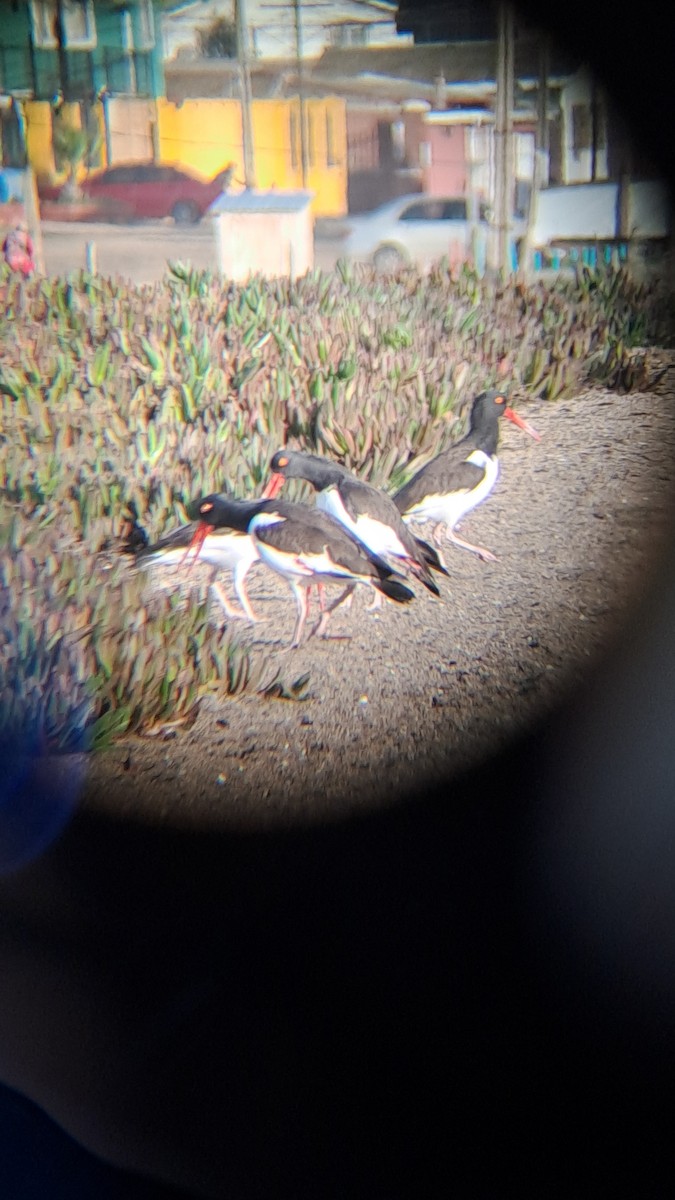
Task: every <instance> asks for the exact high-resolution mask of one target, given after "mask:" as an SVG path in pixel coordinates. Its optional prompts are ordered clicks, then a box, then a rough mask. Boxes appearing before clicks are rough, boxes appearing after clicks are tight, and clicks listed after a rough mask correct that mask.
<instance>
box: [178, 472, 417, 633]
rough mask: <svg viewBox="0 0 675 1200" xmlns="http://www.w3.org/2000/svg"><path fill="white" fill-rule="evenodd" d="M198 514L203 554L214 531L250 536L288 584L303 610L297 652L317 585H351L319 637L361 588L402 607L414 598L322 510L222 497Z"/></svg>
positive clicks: (204, 503)
mask: <svg viewBox="0 0 675 1200" xmlns="http://www.w3.org/2000/svg"><path fill="white" fill-rule="evenodd" d="M197 509H198V512H199V515H200V518H201V521H200V524H199V526H198V528H197V531H196V533H195V536H194V539H193V545H194V547H195V548H196V550H197V553H199V547H200V545H201V544H202V542H204V541H206V540H207V539H208V538H209V537H210V536H211V530H213V529H223V528H227V529H235V530H238V531H239V532H242V533H248V534H249V535H250V536H251V537H252V539H253V541H254V542H255V545H256V548H257V552H258V555H259V557H260V559H261V561H262V562H264V563H265V564H266V565H267V566H268V567H270V568H271V569H272V570H273V571H276V573H277V574H278V575H281V576H282V577H283V578H284V579H286V580H287V582H288V584H289V586H290V588H291V590H292V592H293V594H294V595H295V599H296V603H297V607H298V618H297V621H296V624H295V629H294V631H293V640H292V643H291V646H292V647H296V646H298V645H299V644H300V638H301V636H302V632H303V629H304V626H305V621H306V619H307V609H308V592H309V588H310V587H311V586H312V584H313V583H319V584H321V583H330V582H333V583H346V584H347V587H346V588H345V590H344V591H343V592H342V593H341V594H340V596H339V597H338V599H337V600H335V601H333V603H332V604H331V605H330V606H329V607H328V608H326V609H324V611H323V613H322V616H321V619H320V621H319V624H318V625H317V628H316V630H315V631H314V632H315V634H316V636H317V637H322V636H324V635H325V632H326V627H327V625H328V620H329V617H330V614H331V613H332V612H334V611H335V609H336V608H338V607H339V605H341V604H343V603H344V602H345V601H346V600H347V599H349V598H350V597H351V594H352V592H353V590H354V588H355V587H356V585H357V584H359V583H363V584H366V585H367V586H369V587H373V588H375V589H376V590H377V591H378V592H381V593H382V594H383V595H384V596H388V597H389V599H390V600H395V601H396V602H397V603H399V604H406V603H408V602H409V601H410V600H412V599H413V598H414V595H415V593H414V592H412V591H411V590H410V588H407V587H405V586H404V585H403V584H402V583H400V582H399V581H398V580H397V579H395V578H392V576H393V575H395V574H396V572H395V571H393V570H392V569H391V567H389V566H388V565H387V563H385V562H384V561H383V560H382V559H380V558H379V557H378V556H377V555H375V554H373V553H371V552H370V551H369V550H367V549H366V547H365V546H364V545H363V544H362V543H361V542H359V541H357V539H356V538H355V537H353V536H352V535H351V534H350V533H349V532H348V531H347V530H346V529H345V528H344V527H343V526H342V525H340V524H339V523H338V522H337V521H335V520H334V519H333V518H332V517H330V516H328V514H327V513H324V512H321V511H320V510H319V509H316V508H307V507H305V506H304V505H302V504H290V503H289V502H288V501H284V500H274V499H267V500H265V499H263V500H252V501H251V500H248V501H247V500H232V499H230V498H229V497H227V496H222V495H219V494H217V493H214V494H213V495H210V496H204V497H203V499H202V500H201V501H199V504H198V506H197Z"/></svg>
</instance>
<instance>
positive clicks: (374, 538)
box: [316, 487, 408, 558]
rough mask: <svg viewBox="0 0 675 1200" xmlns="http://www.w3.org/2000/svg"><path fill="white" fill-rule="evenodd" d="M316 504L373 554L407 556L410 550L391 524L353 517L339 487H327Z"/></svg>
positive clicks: (363, 517) (368, 518)
mask: <svg viewBox="0 0 675 1200" xmlns="http://www.w3.org/2000/svg"><path fill="white" fill-rule="evenodd" d="M316 506H317V508H320V509H321V510H322V511H323V512H325V513H328V514H329V516H331V517H334V518H335V520H336V521H339V522H340V524H341V525H344V527H345V529H348V530H349V532H350V533H353V534H354V537H356V538H358V540H359V541H360V542H363V545H364V546H367V547H368V549H369V550H370V551H372V553H373V554H379V555H381V556H386V555H388V554H389V555H394V557H396V558H407V557H408V552H407V551H406V549H405V547H404V546H403V545H402V544H401V542H400V540H399V538H398V535H397V533H396V531H395V530H394V529H392V528H391V526H390V525H385V524H383V523H382V521H376V520H375V519H374V518H373V517H368V516H365V515H362V516H358V517H357V518H356V520H354V519H353V517H351V516H350V515H349V513H348V512H347V510H346V508H345V506H344V504H343V503H342V499H341V497H340V493H339V492H338V490H337V487H329V488H325V490H324V491H323V492H319V495H318V496H317V499H316Z"/></svg>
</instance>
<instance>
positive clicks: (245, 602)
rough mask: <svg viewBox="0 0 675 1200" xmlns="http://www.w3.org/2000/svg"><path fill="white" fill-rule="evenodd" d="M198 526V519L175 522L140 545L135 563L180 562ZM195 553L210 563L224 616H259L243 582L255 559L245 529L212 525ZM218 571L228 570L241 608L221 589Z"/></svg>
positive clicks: (167, 564) (151, 564) (254, 617)
mask: <svg viewBox="0 0 675 1200" xmlns="http://www.w3.org/2000/svg"><path fill="white" fill-rule="evenodd" d="M198 528H199V522H197V521H192V522H190V523H189V524H187V525H181V526H179V528H178V529H173V530H172V531H171V532H170V533H167V534H166V535H165V536H164V537H162V538H160V539H159V541H157V542H154V543H153V544H152V545H150V546H144V547H143V548H142V549H141V550H139V551H138V552H137V554H136V562H137V564H138V566H140V567H153V566H157V565H162V566H170V565H171V564H173V563H175V564H176V566H180V565H181V564H182V563H183V562H184V561H185V559H186V556H187V553H188V551H189V549H190V547H191V546H192V545H193V544H194V539H195V534H196V533H197V530H198ZM196 557H197V558H198V560H199V562H203V563H208V564H209V565H210V566H212V567H213V573H212V577H211V588H212V590H213V592H214V594H215V596H216V597H217V598H218V600H219V601H220V603H221V605H222V607H223V608H224V610H225V612H226V614H227V616H228V617H229V618H230V619H231V620H244V619H248V620H249V621H257V620H259V618H258V616H257V615H256V613H255V612H254V611H253V608H252V605H251V602H250V600H249V597H248V593H247V591H246V584H245V580H246V576H247V575H248V572H249V571H250V569H251V567H252V566H253V564H254V563H255V562H257V561H258V549H257V546H256V544H255V541H254V540H253V538H252V537H251V536H250V535H249V534H248V533H247V532H246V531H245V530H244V531H239V530H234V529H212V530H211V531H210V532H209V533H208V536H206V537H204V538H203V539H202V541H201V544H200V546H199V551H198V554H197V556H196ZM222 571H230V572H231V573H232V582H233V585H234V590H235V592H236V594H237V597H238V599H239V603H240V604H241V610H239V609H236V608H233V606H232V605H231V604H230V601H229V600H228V598H227V594H226V592H225V589H224V588H223V587H222V585H221V583H220V582H219V580H218V576H219V575H220V573H221V572H222Z"/></svg>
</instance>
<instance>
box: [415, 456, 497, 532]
mask: <svg viewBox="0 0 675 1200" xmlns="http://www.w3.org/2000/svg"><path fill="white" fill-rule="evenodd" d="M466 461H467V462H470V463H472V464H473V465H474V466H475V467H480V468H481V469H482V471H483V478H482V479H481V480H480V481H479V483H477V484H476V486H475V487H474V488H471V490H470V491H466V490H464V491H461V492H454V493H451V494H450V495H449V496H442V495H434V496H425V497H424V499H423V500H421V501H420V503H419V504H415V505H414V507H413V508H410V509H409V510H408V512H407V513H406V514H405V520H406V522H407V521H410V520H415V519H417V520H418V521H438V522H442V523H443V524H444V525H447V526H448V527H449V528H450V529H454V527H455V525H457V524H458V522H459V521H461V519H462V517H463V516H465V514H466V513H468V512H470V511H471V509H472V508H475V507H476V505H477V504H480V503H481V501H482V500H484V499H485V497H486V496H489V494H490V492H491V491H492V489H493V487H494V486H495V483H496V482H497V476H498V475H499V460H498V459H497V457H496V456H495V457H494V458H492V457H491V456H490V455H489V454H486V453H485V452H484V451H483V450H473V451H472V452H471V454H469V456H468V458H467V459H466Z"/></svg>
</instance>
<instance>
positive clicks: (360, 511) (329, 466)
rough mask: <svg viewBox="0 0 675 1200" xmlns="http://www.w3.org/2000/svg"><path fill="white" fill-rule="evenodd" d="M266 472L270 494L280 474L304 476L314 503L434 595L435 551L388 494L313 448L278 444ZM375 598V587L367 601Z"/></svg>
mask: <svg viewBox="0 0 675 1200" xmlns="http://www.w3.org/2000/svg"><path fill="white" fill-rule="evenodd" d="M270 470H271V472H272V475H271V478H270V480H269V482H268V483H267V486H266V487H265V489H264V490H263V496H267V497H270V498H274V497H275V496H276V495H277V493H278V491H279V489H280V488H281V487H282V485H283V483H284V481H285V480H286V479H305V480H307V482H308V483H310V484H311V485H312V487H313V488H314V490H315V492H316V493H317V497H316V506H317V508H318V509H319V510H320V511H321V512H325V513H328V515H329V516H331V517H334V519H335V520H336V521H339V522H340V524H341V525H343V526H344V527H345V529H347V530H348V531H349V533H351V534H352V535H353V536H354V537H355V538H356V539H357V540H358V541H359V542H362V543H363V545H364V546H366V548H367V549H368V550H370V551H371V553H372V554H375V555H377V556H378V557H379V558H381V559H383V560H384V561H385V562H389V563H391V561H392V560H393V562H394V565H395V566H396V567H399V568H403V569H404V570H406V571H409V572H410V574H412V575H414V576H415V578H416V579H419V581H420V583H423V584H424V586H425V587H426V588H428V590H429V591H430V592H433V594H434V595H435V596H438V595H440V592H439V589H438V585H437V584H436V583H435V581H434V579H433V577H432V575H431V571H430V568H431V569H433V570H436V571H440V572H441V573H442V574H443V575H447V574H448V572H447V571H446V569H445V567H443V565H442V564H441V562H440V559H439V557H438V555H437V553H436V551H435V550H434V549H433V548H432V547H431V546H428V545H427V543H426V542H423V541H421V540H418V539H417V538H415V537H414V536H413V535H412V534H411V532H410V530H409V529H408V528H407V526H406V525H405V523H404V521H403V518H402V517H401V514H400V513H399V511H398V509H397V507H396V505H395V504H394V501H393V500H392V498H391V496H388V495H387V494H386V492H381V491H379V489H378V488H376V487H373V486H372V485H371V484H369V483H365V482H364V481H363V480H361V479H357V478H356V476H355V475H352V474H351V472H350V471H348V470H347V468H346V467H343V466H341V465H340V464H339V463H333V462H329V461H328V460H327V459H325V458H319V457H318V456H317V455H315V454H301V453H298V452H297V451H294V450H279V451H278V453H277V454H275V455H274V457H273V459H272V461H271V463H270ZM379 603H381V594H380V593H379V592H378V593H377V596H376V601H375V604H374V605H373V607H376V606H377V605H378V604H379Z"/></svg>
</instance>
